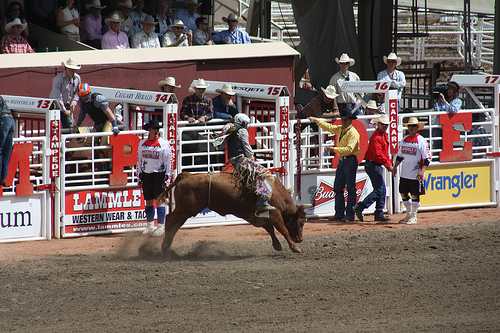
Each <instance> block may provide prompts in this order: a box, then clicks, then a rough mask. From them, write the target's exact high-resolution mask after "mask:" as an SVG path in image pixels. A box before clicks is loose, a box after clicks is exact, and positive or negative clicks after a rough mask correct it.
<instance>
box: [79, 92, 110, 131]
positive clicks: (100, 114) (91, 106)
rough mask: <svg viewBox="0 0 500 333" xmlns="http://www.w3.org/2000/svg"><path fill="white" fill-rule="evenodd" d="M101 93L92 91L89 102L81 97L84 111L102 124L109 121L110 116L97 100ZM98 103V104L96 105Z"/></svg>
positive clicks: (97, 122)
mask: <svg viewBox="0 0 500 333" xmlns="http://www.w3.org/2000/svg"><path fill="white" fill-rule="evenodd" d="M100 95H101V94H99V93H92V95H91V97H90V100H89V101H88V102H84V101H83V100H82V99H81V98H80V101H81V104H80V106H81V108H82V109H83V111H84V112H85V113H86V114H88V115H89V117H90V118H91V119H92V120H93V121H94V123H96V124H101V123H104V122H106V121H108V116H107V115H106V114H105V113H104V111H102V110H101V108H100V102H98V101H97V100H96V97H97V96H100ZM96 104H97V105H96Z"/></svg>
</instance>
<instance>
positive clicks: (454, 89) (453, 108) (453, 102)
mask: <svg viewBox="0 0 500 333" xmlns="http://www.w3.org/2000/svg"><path fill="white" fill-rule="evenodd" d="M459 90H460V86H459V84H458V83H456V82H454V81H451V82H450V83H448V89H446V96H445V95H443V93H439V95H438V96H436V97H438V98H434V111H446V112H448V113H449V114H455V113H457V112H458V110H460V108H461V107H462V100H461V99H460V98H459V97H458V94H459Z"/></svg>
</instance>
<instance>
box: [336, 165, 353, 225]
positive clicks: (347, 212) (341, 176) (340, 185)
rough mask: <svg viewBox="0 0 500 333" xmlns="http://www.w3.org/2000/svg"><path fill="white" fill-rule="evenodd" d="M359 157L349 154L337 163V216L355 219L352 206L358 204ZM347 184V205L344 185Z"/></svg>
mask: <svg viewBox="0 0 500 333" xmlns="http://www.w3.org/2000/svg"><path fill="white" fill-rule="evenodd" d="M357 170H358V159H357V157H356V156H354V155H351V156H347V157H346V158H345V159H340V160H339V163H338V165H337V172H336V174H335V181H334V182H333V191H334V192H335V216H337V217H344V216H346V217H348V218H353V219H354V212H353V210H352V207H354V205H355V204H356V171H357ZM346 185H347V206H346V205H345V199H344V187H346Z"/></svg>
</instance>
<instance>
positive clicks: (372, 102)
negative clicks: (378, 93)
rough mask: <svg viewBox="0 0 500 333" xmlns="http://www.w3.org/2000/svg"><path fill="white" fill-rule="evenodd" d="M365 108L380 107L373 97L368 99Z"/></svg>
mask: <svg viewBox="0 0 500 333" xmlns="http://www.w3.org/2000/svg"><path fill="white" fill-rule="evenodd" d="M365 108H367V109H378V106H377V102H375V101H374V100H373V99H372V100H370V101H368V103H366V106H365Z"/></svg>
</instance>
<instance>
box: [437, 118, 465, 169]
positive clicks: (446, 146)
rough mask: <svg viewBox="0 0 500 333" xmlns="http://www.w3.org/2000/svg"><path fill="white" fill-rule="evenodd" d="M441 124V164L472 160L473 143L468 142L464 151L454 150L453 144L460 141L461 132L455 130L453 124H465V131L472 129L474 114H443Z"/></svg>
mask: <svg viewBox="0 0 500 333" xmlns="http://www.w3.org/2000/svg"><path fill="white" fill-rule="evenodd" d="M439 123H440V124H441V125H443V151H442V152H440V153H439V161H440V162H456V161H470V160H472V141H466V142H465V144H464V149H463V150H455V151H454V150H453V142H455V141H460V131H455V130H453V124H459V123H462V124H464V128H465V130H467V131H468V130H470V129H472V113H457V114H455V115H448V114H442V115H440V116H439Z"/></svg>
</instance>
